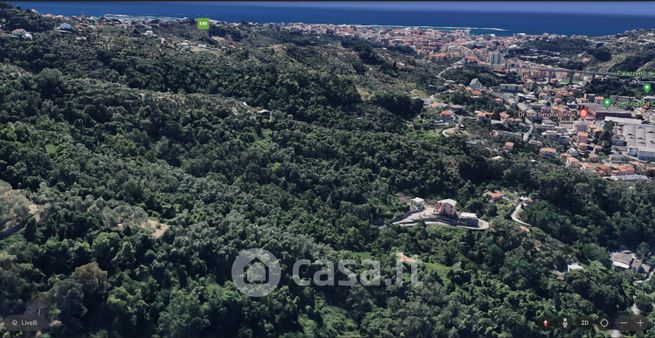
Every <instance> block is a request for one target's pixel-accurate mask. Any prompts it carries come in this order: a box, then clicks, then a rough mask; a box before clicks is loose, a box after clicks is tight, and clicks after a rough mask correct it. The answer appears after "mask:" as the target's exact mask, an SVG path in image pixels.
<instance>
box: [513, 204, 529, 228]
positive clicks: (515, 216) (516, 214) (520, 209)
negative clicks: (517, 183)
mask: <svg viewBox="0 0 655 338" xmlns="http://www.w3.org/2000/svg"><path fill="white" fill-rule="evenodd" d="M522 212H523V203H522V202H521V203H519V204H517V205H516V208H515V209H514V212H512V220H513V221H514V222H516V223H519V224H521V225H525V226H528V227H531V226H532V224H529V223H526V222H523V221H522V220H520V219H519V215H520V214H521V213H522Z"/></svg>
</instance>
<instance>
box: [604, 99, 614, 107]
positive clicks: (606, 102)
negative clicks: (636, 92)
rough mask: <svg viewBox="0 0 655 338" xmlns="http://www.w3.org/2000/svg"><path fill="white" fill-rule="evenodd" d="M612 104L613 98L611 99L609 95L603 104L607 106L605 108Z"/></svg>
mask: <svg viewBox="0 0 655 338" xmlns="http://www.w3.org/2000/svg"><path fill="white" fill-rule="evenodd" d="M611 104H612V100H610V98H609V97H606V98H605V99H604V100H603V106H605V109H607V108H609V107H610V105H611Z"/></svg>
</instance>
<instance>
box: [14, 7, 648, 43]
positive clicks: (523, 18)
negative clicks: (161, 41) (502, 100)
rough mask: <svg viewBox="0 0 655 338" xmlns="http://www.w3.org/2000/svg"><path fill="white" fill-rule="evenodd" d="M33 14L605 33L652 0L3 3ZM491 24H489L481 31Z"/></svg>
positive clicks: (640, 24)
mask: <svg viewBox="0 0 655 338" xmlns="http://www.w3.org/2000/svg"><path fill="white" fill-rule="evenodd" d="M11 3H12V4H13V5H16V6H20V7H21V8H32V9H36V10H37V11H38V12H40V13H50V14H62V15H90V16H102V15H106V14H124V15H131V16H160V17H164V16H165V17H189V18H195V17H209V18H211V19H216V20H223V21H228V22H240V21H248V22H258V23H267V22H278V23H279V22H306V23H335V24H367V25H397V26H434V27H471V28H484V29H475V30H473V32H474V33H475V32H477V33H495V34H499V35H503V34H512V33H528V34H541V33H545V32H547V33H554V34H566V35H573V34H584V35H609V34H616V33H621V32H624V31H626V30H631V29H640V28H655V3H652V2H641V3H639V2H606V3H602V2H586V3H585V2H577V3H576V2H556V3H553V2H485V3H482V2H459V3H453V2H450V3H449V2H438V3H430V2H413V3H412V2H409V3H404V2H353V3H345V2H251V3H246V2H194V1H173V2H120V1H108V2H100V1H93V2H91V1H89V2H84V1H78V2H60V1H47V2H45V1H11ZM488 28H493V29H488Z"/></svg>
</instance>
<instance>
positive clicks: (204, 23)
mask: <svg viewBox="0 0 655 338" xmlns="http://www.w3.org/2000/svg"><path fill="white" fill-rule="evenodd" d="M196 24H197V26H198V30H201V31H206V30H209V18H197V19H196Z"/></svg>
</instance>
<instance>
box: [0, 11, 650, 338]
mask: <svg viewBox="0 0 655 338" xmlns="http://www.w3.org/2000/svg"><path fill="white" fill-rule="evenodd" d="M0 18H2V20H3V21H2V22H3V26H2V30H0V62H1V64H0V180H2V181H4V182H6V183H7V184H3V185H2V186H1V187H2V190H0V193H2V194H1V195H0V198H2V200H0V211H1V212H2V215H0V221H2V222H3V224H0V230H2V229H3V228H5V227H7V228H8V227H13V226H16V225H17V224H18V226H20V229H19V231H17V232H15V233H13V234H10V235H8V236H6V237H3V238H2V239H0V267H2V269H0V316H2V317H5V316H7V315H9V314H14V313H22V312H23V311H24V310H25V308H26V306H27V304H29V302H30V301H32V300H33V299H35V298H37V297H39V296H40V297H45V298H46V299H47V300H48V302H49V304H50V315H51V317H52V318H53V319H56V320H57V321H58V322H55V323H54V324H53V326H52V327H51V328H50V329H48V330H47V331H46V332H47V334H48V335H50V336H52V337H82V336H86V337H145V336H161V337H168V336H170V337H217V336H230V337H234V336H242V337H252V336H257V337H261V336H286V337H300V336H316V337H334V336H337V335H362V336H370V337H400V336H405V337H430V336H433V337H547V336H549V335H553V334H556V333H557V332H555V333H553V332H546V331H543V330H541V329H540V328H539V327H538V326H537V324H536V319H537V318H539V317H542V316H546V315H548V316H559V315H562V314H573V315H578V314H585V315H592V314H595V315H616V314H618V313H620V312H621V311H624V310H625V309H626V308H627V307H628V306H631V305H632V303H633V296H636V297H637V302H638V303H639V306H640V308H641V309H642V313H643V314H645V315H648V316H652V315H651V314H650V310H651V309H652V305H651V303H652V298H653V296H652V292H653V291H655V284H653V283H654V282H652V281H648V282H645V283H643V284H642V285H639V286H635V285H633V284H632V283H631V282H630V281H631V276H630V273H626V272H622V271H618V270H613V269H612V268H611V266H610V263H609V259H608V257H609V251H608V250H617V249H620V248H624V247H625V248H630V249H633V250H635V249H636V248H637V247H638V246H639V247H641V248H642V250H641V251H639V252H643V253H644V255H645V256H647V255H648V252H649V251H650V250H649V247H652V245H654V244H655V228H654V227H653V221H652V220H653V219H654V218H655V207H654V205H655V185H654V184H653V183H652V181H650V182H649V183H644V184H641V183H640V184H639V185H636V186H634V185H633V186H630V185H628V184H625V183H622V182H609V181H606V180H601V179H599V178H596V177H593V176H588V175H586V174H583V173H581V172H580V171H570V170H568V169H565V168H563V167H562V166H556V165H554V164H552V163H549V162H545V161H541V160H538V161H536V162H535V161H534V158H533V155H530V154H524V155H520V154H519V155H517V156H515V157H508V158H504V159H501V160H493V159H491V158H490V156H489V153H488V152H487V151H486V150H485V149H483V148H480V147H478V146H476V145H475V144H472V143H470V142H467V141H466V139H464V138H463V137H451V138H445V137H434V136H433V135H429V134H427V133H425V132H423V131H421V130H417V129H415V128H414V127H413V124H412V121H413V119H414V117H415V116H416V115H418V114H420V113H421V112H422V109H423V108H422V103H421V102H420V101H419V100H418V99H416V97H420V96H426V94H428V95H429V94H430V88H431V86H434V85H439V84H440V81H439V80H438V79H437V77H436V74H438V73H439V71H441V70H442V69H443V68H444V67H445V64H437V63H429V62H427V61H425V60H420V59H415V57H414V56H412V55H408V54H402V53H399V52H398V51H393V50H385V49H382V48H379V47H376V46H371V45H369V44H368V43H366V42H362V41H341V40H339V39H337V38H335V37H330V36H327V35H320V36H319V35H306V34H300V33H293V32H289V31H286V30H280V29H278V28H276V27H267V26H260V25H246V24H243V25H223V24H219V25H216V27H214V28H212V30H210V31H209V32H201V31H198V30H196V28H195V27H196V26H195V23H193V22H177V23H170V24H166V25H164V24H162V25H159V26H158V27H156V28H154V33H155V34H157V35H158V37H149V36H146V35H144V34H143V33H144V32H145V29H144V28H141V27H138V26H137V27H121V26H120V25H108V24H103V23H100V24H97V25H96V26H94V27H93V28H90V27H86V26H81V27H79V28H77V29H76V30H74V31H73V32H69V33H66V34H62V33H60V32H56V31H54V30H53V28H54V27H56V26H57V25H58V24H59V23H61V22H64V20H63V19H54V18H48V17H42V16H39V15H37V14H34V13H31V12H26V11H23V10H20V9H15V8H11V7H9V6H7V5H2V6H0ZM67 22H71V21H70V20H68V21H67ZM71 23H73V24H74V23H75V22H71ZM14 28H25V29H27V30H30V31H31V32H32V33H33V35H34V39H33V40H30V41H27V40H20V39H16V38H14V37H12V36H11V35H10V31H11V30H12V29H14ZM82 38H83V39H82ZM162 39H163V41H162ZM185 40H187V41H189V42H190V45H191V46H192V47H191V48H181V47H180V44H183V43H184V41H185ZM197 44H206V45H207V47H206V48H194V47H193V46H195V45H197ZM496 189H506V190H512V191H516V192H521V193H522V194H525V195H529V196H531V197H532V198H533V199H534V201H535V203H534V204H532V205H530V206H529V207H527V208H526V210H525V213H524V218H525V220H526V221H527V222H529V223H531V224H533V225H534V226H533V227H531V228H530V229H528V230H527V231H526V230H525V229H524V228H521V226H520V225H519V224H517V223H516V222H513V221H512V220H511V218H510V215H509V214H510V213H509V212H506V211H504V210H497V209H496V207H495V205H493V203H491V202H489V201H488V199H487V198H485V197H484V196H483V194H484V193H485V192H486V191H489V190H496ZM7 191H13V193H11V194H7V193H6V192H7ZM399 194H402V195H406V196H412V197H413V196H423V197H425V198H429V199H431V200H437V199H441V198H454V199H457V201H458V202H459V203H460V204H461V205H462V207H463V208H464V209H465V210H470V211H472V212H476V213H477V214H478V215H482V216H484V218H485V219H488V220H491V222H492V228H491V229H490V230H488V231H466V230H462V229H453V228H445V227H438V226H436V227H427V226H425V225H422V224H419V225H417V226H414V227H400V226H395V225H392V224H391V220H392V219H393V218H394V217H396V216H398V215H400V214H402V213H403V212H404V211H405V210H406V205H404V204H403V203H401V201H400V200H399V198H398V195H399ZM10 195H11V196H19V195H20V196H21V197H20V198H18V197H16V198H9V197H8V196H10ZM10 211H11V212H10ZM255 247H261V248H266V250H269V251H270V252H272V253H273V254H275V256H276V257H277V258H279V259H280V261H281V262H280V263H281V265H282V267H283V270H290V269H291V266H292V265H293V262H294V261H295V260H296V259H300V258H309V259H320V258H324V257H327V258H329V259H331V260H335V261H336V260H338V259H348V258H350V259H356V258H362V257H365V258H375V259H378V260H381V261H382V262H383V264H384V267H383V270H384V272H385V274H391V273H392V272H391V267H392V266H395V260H396V253H397V252H404V253H406V254H408V255H412V256H413V257H417V258H419V259H420V260H421V261H422V262H424V263H425V264H424V265H423V268H422V269H421V275H420V279H421V280H422V281H423V283H422V284H421V285H420V286H411V285H409V284H404V285H402V286H396V285H394V286H389V287H364V286H356V287H353V288H349V287H340V286H333V287H319V286H311V287H301V286H298V285H296V284H295V283H293V281H292V280H291V277H290V276H286V275H283V277H282V281H281V284H280V286H279V287H278V288H277V289H276V290H275V291H274V292H273V293H271V294H269V295H268V296H265V297H262V298H250V297H247V296H246V295H244V294H242V293H240V292H239V291H238V290H237V289H236V287H235V285H234V284H233V282H232V280H231V277H230V268H231V265H232V262H233V260H234V259H235V258H236V256H237V255H238V253H239V251H240V250H243V249H249V248H255ZM644 248H645V249H644ZM645 258H647V259H648V257H645ZM571 262H580V263H581V264H583V265H584V267H585V269H584V270H578V271H575V272H571V273H565V271H566V266H567V263H571ZM653 318H655V317H653ZM3 331H5V330H4V329H3V328H2V327H0V332H3ZM582 332H583V331H579V332H577V334H578V336H582ZM4 334H5V335H6V336H7V337H12V336H13V335H14V334H13V333H7V332H4ZM574 334H576V332H574ZM3 337H4V336H3Z"/></svg>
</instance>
